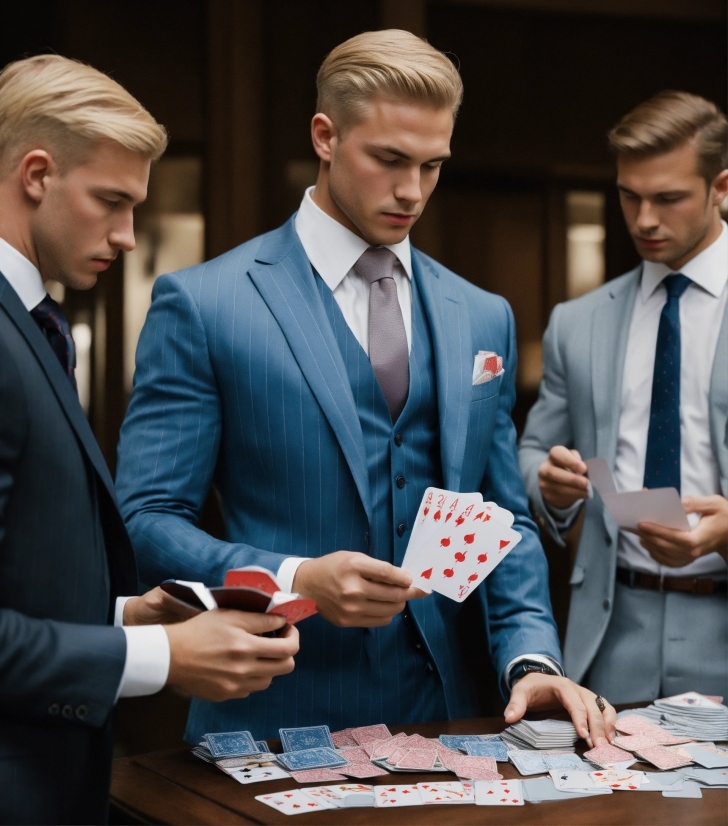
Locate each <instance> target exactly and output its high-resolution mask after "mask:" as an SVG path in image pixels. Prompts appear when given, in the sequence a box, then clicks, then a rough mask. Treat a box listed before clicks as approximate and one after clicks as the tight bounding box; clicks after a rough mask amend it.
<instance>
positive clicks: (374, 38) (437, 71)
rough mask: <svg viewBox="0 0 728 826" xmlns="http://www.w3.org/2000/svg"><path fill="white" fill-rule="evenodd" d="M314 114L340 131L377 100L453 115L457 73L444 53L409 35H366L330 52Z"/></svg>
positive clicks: (456, 101) (458, 83)
mask: <svg viewBox="0 0 728 826" xmlns="http://www.w3.org/2000/svg"><path fill="white" fill-rule="evenodd" d="M316 86H317V88H318V101H317V103H316V107H317V111H318V112H323V113H324V114H325V115H328V116H329V117H330V118H331V119H332V120H333V121H334V122H335V125H336V126H337V127H338V128H343V127H344V126H346V125H348V124H349V123H351V122H352V121H354V120H357V119H358V118H360V117H361V116H362V115H363V113H364V111H365V109H366V105H367V103H368V102H369V101H370V100H371V98H373V97H375V96H381V97H384V98H389V99H393V100H403V101H407V102H410V101H412V102H415V103H423V104H425V105H428V106H433V107H435V108H438V109H444V108H448V109H451V110H452V113H453V117H454V116H456V115H457V111H458V109H459V107H460V103H461V101H462V97H463V82H462V80H461V78H460V75H459V73H458V70H457V69H456V68H455V66H454V65H453V64H452V62H451V61H450V59H449V58H448V57H447V55H445V54H444V53H443V52H440V51H438V50H437V49H435V48H434V47H433V46H430V44H429V43H428V42H427V41H426V40H423V39H422V38H420V37H417V36H415V35H414V34H412V33H411V32H406V31H402V30H400V29H386V30H384V31H378V32H364V33H363V34H358V35H356V37H352V38H350V39H349V40H347V41H345V42H344V43H342V44H341V45H340V46H337V47H336V48H335V49H334V50H333V51H332V52H330V53H329V54H328V55H327V56H326V59H325V60H324V62H323V63H322V64H321V68H320V69H319V71H318V75H317V77H316Z"/></svg>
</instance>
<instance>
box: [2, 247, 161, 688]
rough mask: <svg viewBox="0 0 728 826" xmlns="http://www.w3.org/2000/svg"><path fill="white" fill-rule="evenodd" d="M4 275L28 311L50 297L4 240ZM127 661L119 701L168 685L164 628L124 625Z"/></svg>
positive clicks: (120, 603)
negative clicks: (46, 297) (122, 698)
mask: <svg viewBox="0 0 728 826" xmlns="http://www.w3.org/2000/svg"><path fill="white" fill-rule="evenodd" d="M0 272H1V273H2V274H3V275H4V276H5V278H6V279H7V280H8V282H9V284H10V286H11V287H12V288H13V289H14V290H15V292H16V293H17V294H18V297H19V298H20V300H21V301H22V302H23V306H24V307H25V309H26V310H28V312H30V310H32V309H33V308H34V307H36V306H37V305H38V304H39V303H40V302H41V301H42V300H43V299H44V298H45V296H46V288H45V286H44V285H43V279H42V277H41V274H40V272H39V271H38V269H37V268H36V267H35V266H34V265H33V264H32V263H31V262H30V261H29V260H28V259H27V258H26V257H25V256H24V255H22V254H21V253H20V252H18V250H16V249H15V247H12V246H11V245H10V244H8V243H7V241H5V240H4V239H2V238H0ZM130 598H131V597H118V598H117V600H116V606H115V612H114V625H116V626H121V625H122V624H123V623H122V618H123V616H124V605H125V604H126V601H127V600H128V599H130ZM124 633H125V634H126V661H125V662H124V671H123V673H122V675H121V681H120V682H119V688H118V690H117V695H116V697H117V699H118V698H119V697H138V696H141V695H143V694H154V693H156V692H157V691H159V690H160V689H161V688H162V686H163V685H164V684H165V683H166V682H167V675H168V673H169V658H170V652H169V639H168V637H167V634H166V632H165V630H164V628H163V627H162V626H161V625H139V626H131V627H128V626H124Z"/></svg>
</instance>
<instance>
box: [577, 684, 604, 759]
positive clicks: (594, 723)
mask: <svg viewBox="0 0 728 826" xmlns="http://www.w3.org/2000/svg"><path fill="white" fill-rule="evenodd" d="M581 699H582V702H583V703H584V705H585V708H586V717H587V724H588V726H589V737H588V738H587V743H589V745H590V746H593V747H594V748H600V747H601V746H608V745H609V741H608V740H607V735H606V731H605V728H604V715H603V714H602V711H601V709H600V708H599V706H598V705H597V702H596V700H597V697H596V694H593V693H592V692H591V691H589V692H587V691H586V690H585V689H581ZM605 708H606V705H605Z"/></svg>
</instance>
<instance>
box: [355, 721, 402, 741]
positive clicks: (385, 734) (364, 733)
mask: <svg viewBox="0 0 728 826" xmlns="http://www.w3.org/2000/svg"><path fill="white" fill-rule="evenodd" d="M348 732H349V734H350V735H351V736H352V737H353V738H354V740H355V741H356V743H357V744H358V745H361V744H362V743H369V742H370V741H371V740H388V739H389V738H390V737H391V736H392V732H391V731H390V730H389V729H388V728H387V727H386V726H385V725H384V723H377V724H376V725H374V726H359V727H358V728H350V729H348Z"/></svg>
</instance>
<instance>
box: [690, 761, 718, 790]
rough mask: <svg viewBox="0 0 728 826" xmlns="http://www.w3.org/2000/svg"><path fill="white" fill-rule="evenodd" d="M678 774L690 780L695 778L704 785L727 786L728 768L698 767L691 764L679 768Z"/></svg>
mask: <svg viewBox="0 0 728 826" xmlns="http://www.w3.org/2000/svg"><path fill="white" fill-rule="evenodd" d="M680 774H681V775H683V777H689V778H690V779H691V780H697V781H698V783H702V784H703V785H704V786H712V787H713V788H723V789H725V788H728V769H700V768H698V767H697V766H695V767H693V766H691V767H690V768H689V769H681V770H680Z"/></svg>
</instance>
